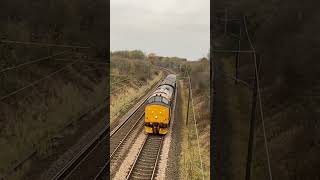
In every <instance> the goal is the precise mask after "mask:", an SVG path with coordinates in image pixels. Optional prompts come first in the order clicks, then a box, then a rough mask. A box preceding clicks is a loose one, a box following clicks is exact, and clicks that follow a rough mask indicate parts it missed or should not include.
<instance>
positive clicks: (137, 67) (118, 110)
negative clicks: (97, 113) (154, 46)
mask: <svg viewBox="0 0 320 180" xmlns="http://www.w3.org/2000/svg"><path fill="white" fill-rule="evenodd" d="M150 67H151V66H150V65H149V63H148V62H147V61H145V60H139V59H127V58H120V57H113V58H111V76H112V79H111V97H110V123H111V124H112V123H113V122H115V120H116V119H117V118H118V117H119V116H121V115H123V113H125V112H126V111H127V110H128V109H129V108H130V107H131V106H132V105H134V104H135V103H136V102H137V101H138V100H139V99H140V98H141V97H142V96H143V95H145V93H146V92H147V91H148V90H149V89H150V88H152V87H153V85H155V84H156V83H157V82H158V81H159V80H160V79H161V78H162V76H163V72H161V71H160V72H159V71H158V70H154V69H151V68H150Z"/></svg>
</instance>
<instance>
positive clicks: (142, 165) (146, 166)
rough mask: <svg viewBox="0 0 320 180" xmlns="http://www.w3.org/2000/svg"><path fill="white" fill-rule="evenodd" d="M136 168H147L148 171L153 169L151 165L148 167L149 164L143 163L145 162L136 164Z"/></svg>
mask: <svg viewBox="0 0 320 180" xmlns="http://www.w3.org/2000/svg"><path fill="white" fill-rule="evenodd" d="M138 166H141V167H143V168H148V169H153V167H154V165H153V164H152V165H150V163H145V162H143V163H138V164H137V167H138Z"/></svg>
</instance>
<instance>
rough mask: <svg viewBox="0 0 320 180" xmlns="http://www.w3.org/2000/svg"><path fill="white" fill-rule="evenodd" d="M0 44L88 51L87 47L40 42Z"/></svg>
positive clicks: (3, 41) (8, 42)
mask: <svg viewBox="0 0 320 180" xmlns="http://www.w3.org/2000/svg"><path fill="white" fill-rule="evenodd" d="M0 42H1V43H7V44H20V45H32V46H46V47H61V48H74V49H90V48H91V47H89V46H75V45H65V44H50V43H40V42H23V41H11V40H0Z"/></svg>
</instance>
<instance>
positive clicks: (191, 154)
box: [180, 59, 210, 179]
mask: <svg viewBox="0 0 320 180" xmlns="http://www.w3.org/2000/svg"><path fill="white" fill-rule="evenodd" d="M186 64H187V65H188V67H190V78H191V87H192V98H193V105H194V106H193V107H192V101H191V99H190V102H189V103H190V105H189V117H188V124H187V125H186V118H187V106H188V93H189V92H188V87H189V80H188V79H184V80H180V93H182V104H181V106H182V121H183V124H184V126H183V127H182V131H181V133H182V140H181V147H182V148H181V151H182V152H181V157H180V177H181V178H184V179H188V178H191V179H202V168H201V161H202V167H203V174H204V178H205V179H210V109H209V108H210V105H209V104H210V97H209V91H210V89H209V88H210V83H209V82H210V81H209V78H210V75H209V74H210V71H209V61H208V60H206V59H202V60H200V61H195V62H186ZM183 74H184V72H183V71H182V74H181V75H183ZM193 109H194V114H193ZM194 117H195V119H196V125H195V121H194ZM196 128H197V132H196ZM197 133H198V137H199V139H197ZM198 140H199V146H198ZM199 149H200V154H199ZM200 155H201V159H200Z"/></svg>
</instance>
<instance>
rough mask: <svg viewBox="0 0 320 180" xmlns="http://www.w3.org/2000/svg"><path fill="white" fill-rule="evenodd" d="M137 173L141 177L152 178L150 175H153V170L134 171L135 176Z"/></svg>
mask: <svg viewBox="0 0 320 180" xmlns="http://www.w3.org/2000/svg"><path fill="white" fill-rule="evenodd" d="M135 175H136V176H139V177H144V178H149V179H150V177H151V176H152V171H151V172H149V173H141V172H137V171H135V172H133V174H132V176H135Z"/></svg>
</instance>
